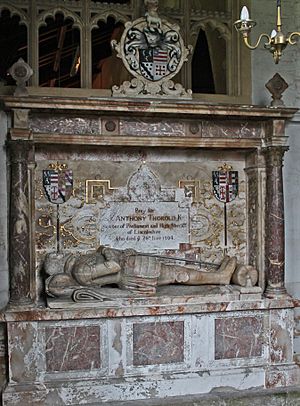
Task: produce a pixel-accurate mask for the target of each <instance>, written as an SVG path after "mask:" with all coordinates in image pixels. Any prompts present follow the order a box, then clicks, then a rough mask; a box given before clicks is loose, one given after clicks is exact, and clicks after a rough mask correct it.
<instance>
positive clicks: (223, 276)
mask: <svg viewBox="0 0 300 406" xmlns="http://www.w3.org/2000/svg"><path fill="white" fill-rule="evenodd" d="M236 265H237V259H236V257H229V256H228V255H226V256H225V257H224V259H223V261H222V262H221V265H220V268H219V269H218V271H217V272H218V275H219V278H220V283H221V284H224V285H229V284H230V280H231V277H232V275H233V273H234V271H235V268H236Z"/></svg>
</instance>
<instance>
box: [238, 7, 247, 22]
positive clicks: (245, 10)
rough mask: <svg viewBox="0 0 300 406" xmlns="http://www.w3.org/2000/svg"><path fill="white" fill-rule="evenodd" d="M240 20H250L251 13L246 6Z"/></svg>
mask: <svg viewBox="0 0 300 406" xmlns="http://www.w3.org/2000/svg"><path fill="white" fill-rule="evenodd" d="M240 19H241V20H249V11H248V9H247V7H246V6H244V7H243V8H242V11H241V17H240Z"/></svg>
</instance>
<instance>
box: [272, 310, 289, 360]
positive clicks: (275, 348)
mask: <svg viewBox="0 0 300 406" xmlns="http://www.w3.org/2000/svg"><path fill="white" fill-rule="evenodd" d="M293 327H294V318H293V311H292V310H290V309H282V310H272V311H271V313H270V328H271V331H270V360H271V362H272V363H273V364H278V363H284V362H291V361H292V359H293Z"/></svg>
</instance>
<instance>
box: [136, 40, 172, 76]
mask: <svg viewBox="0 0 300 406" xmlns="http://www.w3.org/2000/svg"><path fill="white" fill-rule="evenodd" d="M139 54H140V69H141V73H142V75H143V76H144V77H145V78H146V79H148V80H151V81H157V80H160V79H161V78H163V77H164V76H167V75H168V74H169V70H168V61H169V57H168V51H167V50H163V49H160V48H150V49H139Z"/></svg>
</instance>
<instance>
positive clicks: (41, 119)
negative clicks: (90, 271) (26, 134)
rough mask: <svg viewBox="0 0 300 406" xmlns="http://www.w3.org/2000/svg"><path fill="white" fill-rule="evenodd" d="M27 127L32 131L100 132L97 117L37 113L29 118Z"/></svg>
mask: <svg viewBox="0 0 300 406" xmlns="http://www.w3.org/2000/svg"><path fill="white" fill-rule="evenodd" d="M29 128H30V129H31V130H32V131H33V132H34V133H49V134H53V133H58V134H70V135H83V134H89V135H94V134H100V121H99V118H98V117H66V116H59V115H57V116H55V115H53V116H51V117H49V116H48V115H39V116H38V117H37V116H32V117H31V118H30V119H29Z"/></svg>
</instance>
